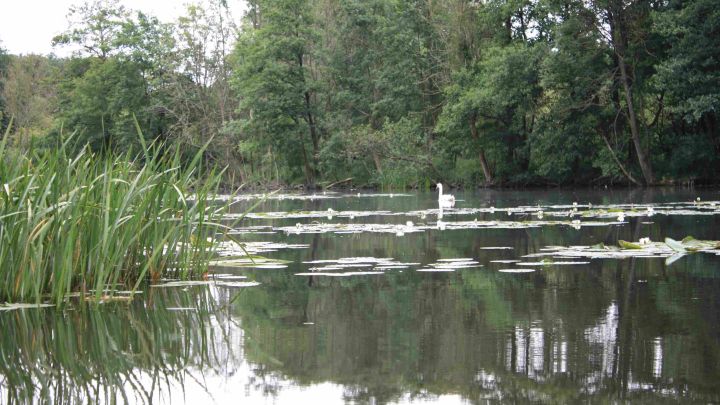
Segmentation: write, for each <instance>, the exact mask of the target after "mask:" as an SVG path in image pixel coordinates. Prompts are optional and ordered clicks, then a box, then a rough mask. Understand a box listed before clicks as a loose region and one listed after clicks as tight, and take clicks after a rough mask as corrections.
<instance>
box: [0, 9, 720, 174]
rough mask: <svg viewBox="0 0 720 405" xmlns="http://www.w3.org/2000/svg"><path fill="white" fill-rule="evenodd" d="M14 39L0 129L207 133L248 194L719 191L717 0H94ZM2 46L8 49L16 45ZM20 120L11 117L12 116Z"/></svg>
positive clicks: (26, 144) (1, 60)
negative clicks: (63, 20)
mask: <svg viewBox="0 0 720 405" xmlns="http://www.w3.org/2000/svg"><path fill="white" fill-rule="evenodd" d="M68 21H69V27H68V30H67V31H66V32H64V33H62V34H61V35H58V36H57V37H55V38H54V39H53V43H54V44H55V45H56V46H59V47H60V46H72V47H73V49H78V51H77V52H76V53H75V54H74V56H73V57H67V58H58V57H54V56H40V55H9V54H8V53H7V52H6V51H4V50H2V47H1V43H0V129H3V133H5V131H4V130H5V128H6V127H8V126H9V125H10V124H11V122H12V126H11V127H10V128H9V131H8V133H9V134H10V135H9V136H11V137H12V138H11V141H12V144H13V145H15V146H16V147H18V148H41V147H53V145H56V144H57V140H58V139H59V138H61V137H63V136H69V134H73V135H72V136H74V137H75V140H76V141H77V142H76V144H77V145H78V146H77V147H78V148H80V147H82V146H83V145H89V147H90V148H91V149H93V150H95V151H97V152H98V153H112V152H113V151H126V150H128V149H129V148H134V147H138V145H139V139H138V135H137V128H136V122H137V123H138V124H139V127H140V128H141V130H142V133H143V135H144V137H145V138H147V139H148V140H150V141H152V140H158V141H159V142H163V143H165V144H167V145H177V146H179V147H180V148H182V150H184V151H186V153H187V156H193V155H194V152H195V151H197V150H198V149H199V148H201V147H202V146H203V145H204V144H206V143H208V142H209V147H208V149H207V150H206V152H205V154H206V157H207V160H208V161H209V162H211V163H212V164H217V165H219V166H223V167H224V166H227V167H228V169H227V173H226V176H227V179H226V181H227V183H228V184H229V185H232V186H237V185H240V184H246V185H250V186H271V185H295V184H306V185H329V184H333V183H338V184H353V185H356V186H379V187H427V186H428V185H430V184H432V183H434V182H436V181H443V182H446V183H449V184H452V185H457V186H465V187H474V186H483V185H518V186H522V185H578V184H590V185H596V184H633V185H654V184H668V183H675V184H687V183H717V179H718V175H719V174H720V129H719V128H718V107H720V2H717V1H716V0H657V1H652V0H583V1H579V0H481V1H478V0H444V1H439V0H249V1H247V4H246V10H245V13H244V16H243V17H242V19H235V18H233V16H232V14H231V13H230V12H229V10H228V7H227V2H226V0H210V1H207V2H205V3H202V4H195V5H189V6H187V9H186V10H185V14H184V16H183V17H180V18H178V19H177V20H176V21H174V22H171V23H164V22H160V21H159V20H158V19H157V18H155V17H153V16H151V15H147V14H144V13H141V12H137V11H133V10H129V9H127V8H125V7H123V6H122V5H120V4H119V2H118V1H117V0H97V1H94V2H88V3H85V4H83V5H78V6H75V7H73V8H71V9H70V10H69V14H68ZM0 40H2V38H0ZM11 119H12V121H11Z"/></svg>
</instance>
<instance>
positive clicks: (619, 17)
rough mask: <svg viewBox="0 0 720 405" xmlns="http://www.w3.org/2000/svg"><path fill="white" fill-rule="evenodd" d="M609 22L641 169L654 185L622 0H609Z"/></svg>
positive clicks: (649, 182) (645, 177)
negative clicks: (631, 69)
mask: <svg viewBox="0 0 720 405" xmlns="http://www.w3.org/2000/svg"><path fill="white" fill-rule="evenodd" d="M607 13H608V23H609V25H610V37H611V40H612V45H613V48H614V50H615V56H616V63H617V65H618V68H619V70H620V82H621V84H622V86H623V90H624V93H625V104H626V105H627V113H628V117H627V118H628V123H629V124H630V136H631V138H632V141H633V146H634V147H635V154H636V155H637V159H638V163H639V164H640V170H641V171H642V174H643V178H644V179H645V184H648V185H652V184H654V183H655V177H654V176H653V171H652V165H651V163H650V159H649V158H648V156H647V153H646V151H645V148H643V146H642V142H641V139H640V130H639V128H638V119H637V115H636V113H635V104H634V102H633V93H632V84H631V83H630V80H631V78H630V77H629V75H628V66H627V62H626V60H625V56H626V55H625V53H626V52H625V51H626V44H627V38H628V33H627V25H626V23H625V20H624V18H625V17H626V15H625V10H624V9H623V3H622V0H611V1H610V2H608V8H607Z"/></svg>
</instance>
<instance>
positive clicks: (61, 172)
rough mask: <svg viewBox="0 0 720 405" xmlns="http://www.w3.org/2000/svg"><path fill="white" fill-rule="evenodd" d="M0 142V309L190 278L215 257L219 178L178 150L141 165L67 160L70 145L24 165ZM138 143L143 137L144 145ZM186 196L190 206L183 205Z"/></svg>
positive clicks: (150, 153) (160, 151) (122, 160)
mask: <svg viewBox="0 0 720 405" xmlns="http://www.w3.org/2000/svg"><path fill="white" fill-rule="evenodd" d="M7 139H8V134H6V135H5V137H4V139H3V141H2V142H0V188H1V189H0V302H2V301H6V302H18V301H24V302H41V301H48V300H49V301H50V302H53V303H56V304H59V303H61V302H62V301H63V300H65V299H66V297H67V296H68V295H70V294H71V293H75V292H81V293H84V294H87V293H90V294H92V295H93V296H94V297H95V298H98V299H99V298H101V297H102V296H104V295H106V294H112V292H113V291H115V290H117V289H125V288H131V289H136V288H138V286H139V285H140V283H141V282H142V281H143V280H147V279H152V280H157V279H159V278H161V277H176V278H193V277H198V276H200V275H201V274H203V273H204V272H205V271H206V269H207V263H208V261H209V259H210V258H211V256H212V254H213V248H214V241H215V238H214V236H215V234H216V232H217V230H218V228H217V227H218V226H220V225H218V222H219V221H218V220H219V219H220V217H221V215H222V213H223V211H224V209H225V208H226V207H224V206H218V205H215V204H214V203H212V202H211V200H210V198H209V197H211V196H213V195H214V194H216V193H217V190H218V188H219V185H220V181H221V172H220V171H217V170H206V171H203V170H202V169H203V165H202V154H203V152H204V148H201V150H200V151H198V152H197V155H196V156H195V157H194V158H193V159H192V160H191V161H190V162H183V161H182V159H181V154H180V152H179V151H178V150H172V149H171V150H166V149H165V148H163V147H162V146H160V145H150V146H148V145H145V144H144V143H143V149H144V150H143V152H144V153H142V154H141V155H139V156H137V155H135V154H133V153H132V152H128V153H125V154H121V155H114V156H113V155H110V154H100V155H98V154H95V153H92V152H91V151H89V150H88V149H87V148H84V149H82V150H81V151H80V152H79V153H75V154H71V153H70V152H69V150H70V148H69V145H70V142H71V139H68V140H65V141H64V142H62V144H60V145H59V146H58V147H57V148H55V149H47V150H42V151H33V152H32V153H31V154H30V156H26V155H25V154H23V153H20V152H19V151H17V150H15V149H13V148H9V147H8V145H7ZM141 139H142V137H141ZM190 193H192V194H193V197H194V198H192V200H189V199H188V196H189V194H190Z"/></svg>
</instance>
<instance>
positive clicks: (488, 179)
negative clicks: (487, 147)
mask: <svg viewBox="0 0 720 405" xmlns="http://www.w3.org/2000/svg"><path fill="white" fill-rule="evenodd" d="M476 122H477V114H476V113H475V112H473V113H472V114H470V118H469V124H470V133H471V134H472V136H473V138H474V139H475V140H477V141H480V134H479V133H478V130H477V127H476V126H475V124H476ZM479 150H480V151H479V152H478V160H479V161H480V166H481V167H482V171H483V175H485V184H486V185H488V184H492V183H493V177H492V172H491V171H490V165H489V164H488V162H487V159H485V152H484V151H483V148H482V147H479Z"/></svg>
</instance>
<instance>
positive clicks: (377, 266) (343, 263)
mask: <svg viewBox="0 0 720 405" xmlns="http://www.w3.org/2000/svg"><path fill="white" fill-rule="evenodd" d="M303 264H310V265H314V266H312V267H310V268H308V271H307V272H302V273H296V274H295V275H296V276H327V277H348V276H359V275H372V274H385V272H386V271H388V270H402V269H407V268H410V266H419V265H420V263H403V262H396V261H395V259H392V258H376V257H345V258H340V259H329V260H312V261H306V262H303Z"/></svg>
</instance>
